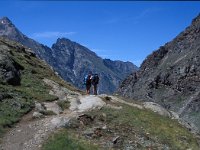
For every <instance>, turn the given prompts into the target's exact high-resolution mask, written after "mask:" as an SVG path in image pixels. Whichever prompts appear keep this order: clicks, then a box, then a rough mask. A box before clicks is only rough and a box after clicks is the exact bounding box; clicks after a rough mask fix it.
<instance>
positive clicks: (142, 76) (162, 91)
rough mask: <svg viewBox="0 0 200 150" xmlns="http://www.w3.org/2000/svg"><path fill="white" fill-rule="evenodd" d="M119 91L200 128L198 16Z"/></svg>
mask: <svg viewBox="0 0 200 150" xmlns="http://www.w3.org/2000/svg"><path fill="white" fill-rule="evenodd" d="M118 92H119V93H120V94H121V95H123V96H125V97H131V98H135V99H138V100H140V101H153V102H156V103H159V104H161V105H162V106H164V107H165V108H167V109H170V110H173V111H175V112H177V113H178V114H179V116H180V117H182V118H183V119H185V120H187V121H188V122H190V123H191V124H192V123H193V124H195V125H196V126H198V128H199V129H200V15H199V16H198V17H196V18H195V19H194V20H193V21H192V24H191V25H190V26H189V27H187V28H186V29H185V31H183V32H181V33H180V34H179V35H178V36H177V37H176V38H175V39H173V40H172V41H171V42H168V43H166V44H165V45H164V46H161V47H160V48H159V49H158V50H157V51H154V52H153V53H152V54H151V55H149V56H148V57H147V58H146V59H145V60H144V62H143V63H142V65H141V68H140V70H139V71H138V72H137V73H132V74H131V75H130V76H129V77H128V78H127V79H126V80H124V81H123V83H122V84H121V86H120V88H119V90H118Z"/></svg>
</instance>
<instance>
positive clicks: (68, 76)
mask: <svg viewBox="0 0 200 150" xmlns="http://www.w3.org/2000/svg"><path fill="white" fill-rule="evenodd" d="M0 36H5V37H7V38H9V39H11V40H14V41H16V42H19V43H22V44H23V45H25V46H27V47H29V48H31V49H32V50H33V51H34V52H35V54H36V55H37V56H38V57H39V58H41V59H43V60H45V61H46V62H47V63H48V64H50V65H51V66H52V67H53V69H54V70H55V71H56V72H58V73H59V75H60V76H61V77H62V78H63V79H65V80H66V81H69V82H71V83H73V84H74V85H75V86H76V87H78V88H81V89H84V86H83V78H84V76H85V74H87V73H88V71H92V72H94V73H99V74H100V79H101V81H100V84H99V93H113V92H114V91H115V90H116V88H117V87H118V86H119V84H120V82H121V81H122V80H123V79H124V78H125V77H126V76H127V75H129V74H130V73H131V72H134V71H136V70H137V69H138V68H137V67H136V66H135V65H134V64H132V63H130V62H122V61H112V60H109V59H102V58H100V57H99V56H97V55H96V54H95V53H94V52H92V51H91V50H89V49H88V48H86V47H84V46H82V45H80V44H78V43H76V42H72V41H70V40H69V39H66V38H61V39H60V38H59V39H58V40H57V41H56V43H55V44H53V45H52V48H49V47H47V46H44V45H42V44H40V43H38V42H36V41H34V40H32V39H30V38H28V37H27V36H25V35H24V34H22V33H21V32H20V31H19V30H18V29H17V28H16V27H15V26H14V25H13V24H12V22H11V21H10V20H9V19H8V18H7V17H4V18H2V19H0Z"/></svg>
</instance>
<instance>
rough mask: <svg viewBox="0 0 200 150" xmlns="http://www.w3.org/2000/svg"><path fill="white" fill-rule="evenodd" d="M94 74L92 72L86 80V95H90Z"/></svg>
mask: <svg viewBox="0 0 200 150" xmlns="http://www.w3.org/2000/svg"><path fill="white" fill-rule="evenodd" d="M91 77H92V72H91V71H90V72H89V73H88V74H87V75H86V76H85V78H84V85H85V87H86V94H90V88H91Z"/></svg>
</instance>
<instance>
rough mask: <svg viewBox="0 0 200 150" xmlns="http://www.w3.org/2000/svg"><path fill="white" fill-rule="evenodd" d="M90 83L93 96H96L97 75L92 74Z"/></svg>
mask: <svg viewBox="0 0 200 150" xmlns="http://www.w3.org/2000/svg"><path fill="white" fill-rule="evenodd" d="M91 83H92V86H93V94H94V95H97V85H98V83H99V76H98V74H93V75H92V77H91Z"/></svg>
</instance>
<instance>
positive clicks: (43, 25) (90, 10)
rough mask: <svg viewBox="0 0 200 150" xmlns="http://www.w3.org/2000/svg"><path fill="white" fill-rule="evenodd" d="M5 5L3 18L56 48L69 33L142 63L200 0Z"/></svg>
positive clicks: (101, 51) (199, 8)
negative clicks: (55, 44) (185, 0)
mask: <svg viewBox="0 0 200 150" xmlns="http://www.w3.org/2000/svg"><path fill="white" fill-rule="evenodd" d="M0 6H1V9H0V17H3V16H7V17H8V18H9V19H10V20H11V21H12V22H13V23H14V24H15V25H16V27H17V28H18V29H19V30H20V31H22V32H23V33H24V34H25V35H27V36H29V37H30V38H33V39H35V40H36V41H38V42H40V43H43V44H45V45H48V46H50V47H51V45H52V44H53V43H55V41H56V39H57V38H58V37H66V38H69V39H71V40H72V41H75V42H77V43H80V44H82V45H84V46H86V47H87V48H89V49H91V50H93V51H94V52H96V53H97V54H98V55H99V56H101V57H103V58H110V59H112V60H123V61H131V62H133V63H134V64H136V65H138V66H139V65H140V64H141V62H142V61H143V60H144V59H145V58H146V56H147V55H149V54H151V53H152V51H154V50H157V49H158V48H159V47H160V46H162V45H164V44H165V43H166V42H169V41H170V40H172V39H173V38H175V37H176V36H177V35H178V34H179V33H180V32H181V31H183V30H184V29H185V28H186V27H187V26H189V25H190V23H191V21H192V19H193V18H194V17H196V16H197V15H198V14H199V13H200V2H194V1H193V2H189V1H188V2H184V1H171V2H163V1H160V2H159V1H157V2H155V1H141V2H139V1H125V2H124V1H102V2H101V1H95V2H92V1H82V2H80V1H75V2H73V1H71V2H70V1H3V2H2V1H1V2H0Z"/></svg>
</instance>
